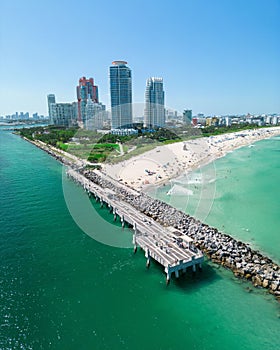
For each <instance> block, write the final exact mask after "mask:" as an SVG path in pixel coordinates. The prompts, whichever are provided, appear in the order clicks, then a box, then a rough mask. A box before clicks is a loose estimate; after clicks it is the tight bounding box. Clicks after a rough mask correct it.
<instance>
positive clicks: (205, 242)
mask: <svg viewBox="0 0 280 350" xmlns="http://www.w3.org/2000/svg"><path fill="white" fill-rule="evenodd" d="M279 133H280V128H279ZM272 136H273V135H272ZM24 139H25V140H26V141H28V142H30V143H32V144H33V145H35V146H36V147H38V148H41V149H42V150H44V151H45V152H47V153H48V154H50V155H51V156H52V157H54V158H55V159H56V160H58V161H59V162H61V163H62V164H65V165H66V166H70V167H72V168H77V167H78V164H77V160H79V159H78V158H77V157H75V158H77V159H76V160H75V159H73V158H72V160H70V159H69V158H68V159H67V157H65V155H63V154H62V152H63V153H66V152H64V151H62V152H60V150H58V149H56V148H55V147H52V146H48V145H46V144H44V143H43V142H36V141H35V142H34V141H31V140H28V139H26V138H24ZM70 158H71V157H70ZM79 161H81V160H79ZM79 173H80V174H81V175H83V176H84V177H85V178H87V179H88V180H90V181H92V182H93V183H95V184H97V185H98V186H101V187H104V188H109V189H114V190H115V191H116V192H117V193H118V194H119V195H120V200H123V201H125V202H127V203H129V204H131V205H132V206H134V207H135V208H136V209H137V210H139V211H140V212H142V213H144V214H145V215H147V216H148V217H149V218H150V219H152V220H155V221H157V222H159V223H160V224H161V225H162V226H163V227H166V226H173V227H175V228H177V229H178V230H180V231H182V232H183V233H184V234H186V235H188V236H189V237H191V238H192V239H193V240H194V243H195V245H196V246H197V248H199V249H200V250H202V251H203V253H204V254H205V255H206V256H207V257H208V258H209V259H210V260H211V261H212V262H214V263H216V264H218V265H221V266H224V267H225V268H227V269H229V270H231V271H232V272H233V274H234V275H235V276H236V277H238V278H240V279H243V280H248V281H251V282H252V284H253V286H254V287H261V288H264V289H266V290H268V292H269V293H270V294H273V295H274V296H275V297H276V299H277V300H278V301H280V266H279V265H278V264H277V263H275V262H273V261H272V259H270V258H269V257H266V256H265V255H263V254H262V253H260V252H259V251H256V250H254V249H252V248H251V247H250V245H249V244H246V243H243V242H241V241H238V240H237V239H235V238H233V237H231V236H230V235H228V234H225V233H222V232H220V231H218V230H217V229H216V228H213V227H210V226H208V225H207V224H204V223H202V222H200V221H199V220H197V219H195V218H194V217H191V216H190V215H188V214H186V213H183V212H182V211H180V210H177V209H176V208H174V207H172V206H170V205H168V204H167V203H164V202H162V201H160V200H156V199H153V198H151V197H150V196H148V195H147V194H145V193H143V191H142V192H140V191H137V190H136V189H133V188H131V187H130V186H127V185H125V184H123V183H120V182H119V181H117V180H115V179H112V178H110V177H109V176H108V175H106V174H104V173H102V172H100V171H97V170H84V169H82V170H81V171H79Z"/></svg>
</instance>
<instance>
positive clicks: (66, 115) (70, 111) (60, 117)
mask: <svg viewBox="0 0 280 350" xmlns="http://www.w3.org/2000/svg"><path fill="white" fill-rule="evenodd" d="M52 113H53V123H54V125H59V126H66V127H70V126H75V125H76V124H77V118H76V108H75V103H54V104H52Z"/></svg>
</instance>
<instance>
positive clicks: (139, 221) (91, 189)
mask: <svg viewBox="0 0 280 350" xmlns="http://www.w3.org/2000/svg"><path fill="white" fill-rule="evenodd" d="M67 176H69V177H70V178H72V179H74V180H75V181H76V182H78V183H79V184H81V185H82V186H83V188H84V189H85V190H86V191H87V192H88V193H89V194H90V195H93V196H95V198H96V199H97V200H99V201H100V205H101V206H103V205H104V204H106V205H107V207H108V208H109V209H110V211H111V212H112V213H113V215H114V219H115V220H116V218H117V217H119V218H120V220H121V223H122V226H123V227H124V225H125V223H128V224H129V225H131V226H132V227H133V230H134V233H133V240H132V242H133V245H134V252H136V251H137V247H140V248H141V249H143V250H144V252H145V257H146V259H147V262H146V266H147V267H149V265H150V259H151V258H153V259H154V260H155V261H157V262H158V263H159V264H161V265H162V266H163V267H164V271H165V273H166V282H167V283H169V281H170V278H171V275H172V273H173V272H174V273H175V276H176V277H177V278H178V277H179V275H180V272H182V273H184V272H186V269H187V268H188V267H191V268H192V271H193V272H195V271H196V268H197V267H199V268H201V264H202V262H203V254H202V252H201V251H200V250H199V249H197V248H196V247H195V246H194V245H193V240H192V238H190V237H189V236H187V235H185V234H183V233H182V232H180V231H179V230H177V229H175V228H173V227H164V226H162V225H160V224H159V223H158V222H156V221H155V220H153V219H151V218H150V217H149V216H147V215H145V214H143V213H141V212H139V210H137V209H135V208H134V207H133V206H132V205H130V204H128V203H126V202H125V201H123V200H121V199H120V198H119V196H118V194H117V193H115V192H114V191H113V190H111V189H109V188H106V187H105V188H104V187H101V186H98V185H97V184H95V183H94V182H93V181H90V180H88V179H87V178H86V177H85V176H83V175H82V174H80V173H79V172H77V171H75V170H74V169H72V168H70V169H68V171H67ZM102 176H105V175H102ZM110 181H111V179H110ZM113 181H114V180H113ZM114 182H115V185H118V186H121V187H123V186H124V185H123V184H119V183H116V181H114ZM131 191H133V190H132V189H131ZM133 192H134V193H133V194H134V195H136V196H139V195H140V193H139V192H136V191H133Z"/></svg>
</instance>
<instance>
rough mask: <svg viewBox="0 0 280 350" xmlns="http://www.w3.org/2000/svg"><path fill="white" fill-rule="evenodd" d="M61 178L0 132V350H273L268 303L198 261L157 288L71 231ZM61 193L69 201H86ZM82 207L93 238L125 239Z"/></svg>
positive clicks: (122, 257)
mask: <svg viewBox="0 0 280 350" xmlns="http://www.w3.org/2000/svg"><path fill="white" fill-rule="evenodd" d="M259 147H260V148H261V146H259ZM61 173H62V166H61V165H60V164H59V163H58V162H56V161H55V160H54V159H52V158H51V157H50V156H48V155H47V154H46V153H44V152H43V151H41V150H39V149H37V148H35V147H34V146H33V145H31V144H29V143H27V142H25V141H23V140H22V139H20V138H19V137H18V136H16V135H13V134H12V133H10V132H7V131H5V132H4V131H1V130H0V189H1V191H0V196H1V201H0V257H1V260H0V296H1V298H0V349H199V350H201V349H216V350H217V349H221V350H222V349H254V350H256V349H263V350H264V349H267V350H273V349H279V346H280V343H279V324H280V323H279V322H280V320H279V317H280V310H279V304H278V303H277V302H276V301H275V299H274V298H273V297H271V296H270V295H268V294H266V293H265V292H263V291H261V290H253V291H252V290H251V285H250V284H248V283H246V282H242V281H240V280H237V279H235V278H234V277H233V275H232V274H231V272H229V271H226V270H224V269H222V268H219V267H217V266H215V265H213V264H211V263H210V262H207V261H206V262H205V263H204V264H203V271H202V272H201V273H197V274H196V275H195V276H192V274H191V272H188V273H187V274H186V276H185V278H181V279H179V280H175V279H174V280H172V282H171V284H170V285H169V286H166V285H165V275H164V273H163V270H162V268H161V267H160V266H159V265H157V264H155V263H152V264H151V266H150V269H148V270H147V269H146V268H145V258H144V254H143V252H141V251H138V252H137V253H136V254H135V255H134V254H133V251H132V249H124V248H123V249H120V248H113V247H111V246H108V245H104V244H101V243H99V242H97V241H96V240H94V239H92V238H91V237H89V236H88V235H86V234H85V233H84V232H83V231H82V230H81V229H80V228H79V227H78V226H77V224H76V223H75V221H74V220H73V218H72V216H71V215H70V213H69V211H68V208H67V204H66V203H65V199H64V195H63V188H62V176H61ZM271 176H273V175H272V174H271ZM213 183H214V182H213ZM67 186H69V187H71V188H72V190H73V193H75V195H76V196H77V201H79V199H80V198H82V197H83V196H86V194H85V193H84V192H83V190H82V189H81V188H80V187H78V186H76V185H75V184H74V183H72V182H70V181H69V183H68V184H67ZM217 188H218V186H217ZM219 193H220V192H219V189H217V199H219ZM220 195H221V196H222V195H223V194H222V191H221V194H220ZM92 205H93V208H94V210H93V211H94V213H93V214H92V215H93V216H94V220H95V229H96V231H97V232H98V233H99V234H100V233H102V232H106V233H107V234H108V232H110V233H111V234H112V235H115V236H118V235H120V236H121V235H126V237H129V235H130V231H129V229H128V228H126V229H125V230H124V231H123V230H122V229H121V225H120V223H119V222H116V223H114V221H113V217H112V216H111V215H110V214H109V213H108V211H107V210H106V209H105V208H103V209H100V208H99V206H98V204H96V203H94V202H93V203H92ZM213 208H215V204H214V205H213ZM217 210H218V209H217ZM247 212H248V213H249V212H250V207H249V208H247ZM211 215H213V218H212V220H214V215H215V214H211ZM210 218H211V216H209V220H210ZM213 222H215V221H213ZM217 222H218V219H217ZM223 224H224V225H225V223H223ZM228 225H229V224H228ZM225 227H226V228H227V229H228V227H229V226H226V225H225ZM244 227H246V228H250V232H252V228H251V226H249V225H245V224H244ZM245 232H246V231H242V230H241V231H240V234H243V233H245ZM246 234H247V233H246ZM266 238H267V239H266V240H268V241H270V239H271V238H270V230H266ZM256 244H259V245H260V246H261V245H262V243H261V241H257V240H256ZM272 245H273V244H272ZM262 247H263V248H264V249H265V250H266V251H268V250H269V244H268V246H267V247H264V246H262ZM270 248H271V247H270ZM271 249H273V248H271ZM270 252H271V254H273V250H270ZM276 253H277V252H276Z"/></svg>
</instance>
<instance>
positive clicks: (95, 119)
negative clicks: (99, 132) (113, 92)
mask: <svg viewBox="0 0 280 350" xmlns="http://www.w3.org/2000/svg"><path fill="white" fill-rule="evenodd" d="M105 119H106V107H105V105H103V104H102V103H96V102H93V101H92V100H91V99H88V101H87V105H86V123H85V126H84V127H85V129H87V130H95V129H102V128H103V123H104V120H105Z"/></svg>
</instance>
